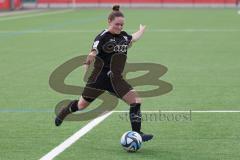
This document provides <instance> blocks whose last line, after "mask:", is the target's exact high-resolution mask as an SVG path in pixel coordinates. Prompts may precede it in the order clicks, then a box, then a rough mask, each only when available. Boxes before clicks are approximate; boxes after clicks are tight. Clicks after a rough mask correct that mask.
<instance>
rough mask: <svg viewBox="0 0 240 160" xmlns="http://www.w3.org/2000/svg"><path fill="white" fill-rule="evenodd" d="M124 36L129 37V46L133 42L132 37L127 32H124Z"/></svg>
mask: <svg viewBox="0 0 240 160" xmlns="http://www.w3.org/2000/svg"><path fill="white" fill-rule="evenodd" d="M123 36H126V37H127V43H128V45H129V44H130V42H131V41H132V35H130V34H128V33H127V32H125V31H123Z"/></svg>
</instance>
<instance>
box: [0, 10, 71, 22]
mask: <svg viewBox="0 0 240 160" xmlns="http://www.w3.org/2000/svg"><path fill="white" fill-rule="evenodd" d="M71 11H73V9H67V10H61V11H48V12H47V13H46V12H44V13H42V12H41V13H38V14H31V15H21V16H14V17H5V18H1V19H0V21H7V20H15V19H22V18H29V17H37V16H45V15H53V14H59V13H67V12H71Z"/></svg>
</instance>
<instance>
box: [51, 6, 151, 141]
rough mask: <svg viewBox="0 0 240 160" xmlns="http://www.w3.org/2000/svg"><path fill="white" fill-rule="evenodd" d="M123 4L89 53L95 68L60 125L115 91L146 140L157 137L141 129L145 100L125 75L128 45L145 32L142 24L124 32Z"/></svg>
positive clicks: (59, 120) (61, 115) (62, 114)
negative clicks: (130, 31)
mask: <svg viewBox="0 0 240 160" xmlns="http://www.w3.org/2000/svg"><path fill="white" fill-rule="evenodd" d="M119 8H120V6H119V5H115V6H113V11H112V12H111V13H110V14H109V16H108V29H105V30H104V31H102V32H101V33H100V34H98V35H97V37H96V38H95V41H94V43H93V46H92V50H91V52H90V53H89V55H88V56H87V59H86V62H85V65H86V68H88V66H89V65H90V64H91V63H93V62H94V70H93V71H92V74H91V76H90V77H89V79H88V82H87V84H86V86H85V88H84V91H83V93H82V96H81V97H80V99H79V100H74V101H72V102H71V103H70V104H69V105H68V106H66V107H64V108H63V109H62V110H61V111H60V113H59V114H58V115H57V117H56V119H55V124H56V126H59V125H61V123H62V121H63V120H64V118H65V117H66V116H67V115H68V114H70V113H73V112H76V111H78V110H83V109H84V108H86V107H87V106H88V105H89V104H90V103H91V102H92V101H94V100H95V99H96V98H97V97H98V96H99V95H101V94H102V93H103V92H104V91H108V92H110V93H112V94H114V95H115V96H116V97H118V98H121V99H122V100H123V101H125V102H126V103H127V104H128V105H130V112H129V115H130V121H131V126H132V130H133V131H136V132H138V133H139V134H140V135H141V136H142V139H143V141H148V140H151V139H152V138H153V135H151V134H144V133H143V132H141V110H140V106H141V99H140V98H139V96H138V95H137V93H136V91H135V90H134V89H133V88H132V87H131V85H129V84H128V83H127V82H126V81H125V80H124V79H123V77H122V72H123V70H124V65H125V63H126V55H127V50H128V48H129V47H130V46H131V45H132V43H134V42H136V41H138V40H139V39H140V38H141V36H142V35H143V33H144V31H145V26H143V25H140V27H139V30H138V31H137V32H136V33H133V34H132V35H129V34H127V33H126V32H125V31H123V26H124V15H123V13H122V12H121V11H119Z"/></svg>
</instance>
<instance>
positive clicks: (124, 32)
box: [120, 31, 128, 35]
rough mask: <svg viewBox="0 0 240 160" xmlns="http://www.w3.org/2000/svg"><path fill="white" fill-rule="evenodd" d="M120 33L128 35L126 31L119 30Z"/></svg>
mask: <svg viewBox="0 0 240 160" xmlns="http://www.w3.org/2000/svg"><path fill="white" fill-rule="evenodd" d="M120 34H121V35H128V33H127V32H126V31H121V33H120Z"/></svg>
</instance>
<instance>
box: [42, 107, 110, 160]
mask: <svg viewBox="0 0 240 160" xmlns="http://www.w3.org/2000/svg"><path fill="white" fill-rule="evenodd" d="M112 113H113V112H108V113H106V114H104V115H102V116H100V117H97V118H95V119H94V120H92V121H91V122H89V123H88V124H87V125H85V126H84V127H83V128H81V129H80V130H79V131H77V132H76V133H74V134H73V135H72V136H71V137H69V138H68V139H66V140H65V141H64V142H63V143H61V144H60V145H58V146H57V147H55V148H54V149H53V150H51V151H50V152H49V153H47V154H46V155H44V156H43V157H42V158H41V159H40V160H51V159H53V158H54V157H56V156H57V155H59V154H60V153H61V152H63V151H64V150H65V149H67V148H68V147H70V146H71V145H72V144H73V143H75V142H76V141H77V140H78V139H79V138H81V137H82V136H84V135H85V134H86V133H87V132H89V131H90V130H91V129H93V128H94V127H95V126H97V125H98V124H99V123H101V122H102V121H103V120H104V119H106V118H107V117H108V116H110V115H111V114H112Z"/></svg>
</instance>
